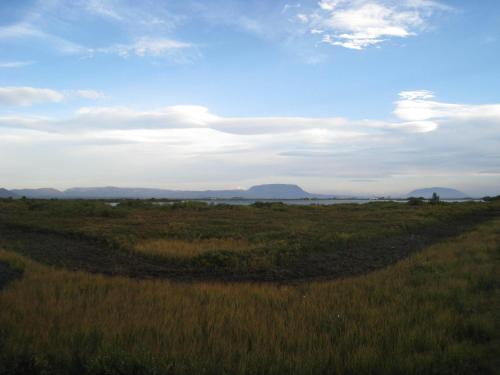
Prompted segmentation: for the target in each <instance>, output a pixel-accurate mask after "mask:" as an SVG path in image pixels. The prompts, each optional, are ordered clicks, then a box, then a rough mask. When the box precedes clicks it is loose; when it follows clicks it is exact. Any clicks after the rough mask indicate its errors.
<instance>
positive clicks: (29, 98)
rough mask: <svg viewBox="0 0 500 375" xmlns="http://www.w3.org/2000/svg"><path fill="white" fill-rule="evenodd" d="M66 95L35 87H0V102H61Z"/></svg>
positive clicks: (13, 104) (26, 103) (8, 103)
mask: <svg viewBox="0 0 500 375" xmlns="http://www.w3.org/2000/svg"><path fill="white" fill-rule="evenodd" d="M63 99H64V95H63V94H61V93H60V92H58V91H55V90H51V89H43V88H34V87H0V104H3V105H12V106H30V105H32V104H36V103H44V102H60V101H62V100H63Z"/></svg>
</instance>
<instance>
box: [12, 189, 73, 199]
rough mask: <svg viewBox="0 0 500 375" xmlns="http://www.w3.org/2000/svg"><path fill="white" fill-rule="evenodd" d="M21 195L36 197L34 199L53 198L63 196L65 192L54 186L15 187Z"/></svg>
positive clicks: (17, 193)
mask: <svg viewBox="0 0 500 375" xmlns="http://www.w3.org/2000/svg"><path fill="white" fill-rule="evenodd" d="M12 192H13V193H15V194H16V195H17V196H19V197H26V198H34V199H51V198H62V197H63V193H62V192H61V191H59V190H56V189H52V188H41V189H13V190H12Z"/></svg>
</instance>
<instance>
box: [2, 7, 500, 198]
mask: <svg viewBox="0 0 500 375" xmlns="http://www.w3.org/2000/svg"><path fill="white" fill-rule="evenodd" d="M264 183H293V184H298V185H300V186H301V187H302V188H304V189H305V190H307V191H311V192H316V193H331V194H377V195H397V194H403V193H407V192H409V191H411V190H413V189H416V188H423V187H434V186H444V187H452V188H456V189H459V190H462V191H464V192H466V193H467V194H470V195H474V196H483V195H487V194H488V195H496V194H500V2H499V1H498V0H481V1H470V0H302V1H301V0H297V1H290V0H232V1H230V0H182V1H181V0H144V1H134V0H87V1H85V0H72V1H69V0H67V1H65V0H1V1H0V187H5V188H25V187H26V188H27V187H54V188H59V189H64V188H69V187H75V186H78V187H89V186H120V187H156V188H169V189H195V190H203V189H226V188H231V189H232V188H248V187H250V186H252V185H256V184H264Z"/></svg>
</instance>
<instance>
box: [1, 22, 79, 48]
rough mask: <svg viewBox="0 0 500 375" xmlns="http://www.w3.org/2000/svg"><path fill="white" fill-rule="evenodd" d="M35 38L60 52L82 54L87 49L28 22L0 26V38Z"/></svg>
mask: <svg viewBox="0 0 500 375" xmlns="http://www.w3.org/2000/svg"><path fill="white" fill-rule="evenodd" d="M28 38H29V39H35V40H39V41H42V42H44V43H45V44H47V45H49V46H50V47H51V48H53V49H55V50H57V51H58V52H60V53H63V54H68V55H84V54H88V53H89V49H88V48H86V47H84V46H82V45H80V44H78V43H74V42H72V41H70V40H67V39H65V38H62V37H59V36H57V35H54V34H51V33H48V32H45V31H43V30H41V29H39V28H37V27H36V26H34V25H32V24H30V23H18V24H14V25H10V26H4V27H0V40H1V39H4V40H16V39H28Z"/></svg>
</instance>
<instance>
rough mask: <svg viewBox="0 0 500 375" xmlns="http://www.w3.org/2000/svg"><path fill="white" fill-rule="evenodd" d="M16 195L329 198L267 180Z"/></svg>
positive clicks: (19, 192) (20, 193) (20, 191)
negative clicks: (235, 185)
mask: <svg viewBox="0 0 500 375" xmlns="http://www.w3.org/2000/svg"><path fill="white" fill-rule="evenodd" d="M14 192H15V193H16V194H17V195H18V196H26V197H27V198H42V199H50V198H61V199H72V198H74V199H79V198H80V199H120V198H131V199H150V198H156V199H210V198H214V199H231V198H243V199H301V198H333V196H332V195H323V194H313V193H308V192H306V191H304V190H303V189H302V188H300V187H299V186H297V185H291V184H268V185H257V186H252V187H251V188H250V189H248V190H244V189H234V190H203V191H193V190H167V189H150V188H119V187H113V186H108V187H90V188H71V189H67V190H65V191H59V190H56V189H18V190H14Z"/></svg>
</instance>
